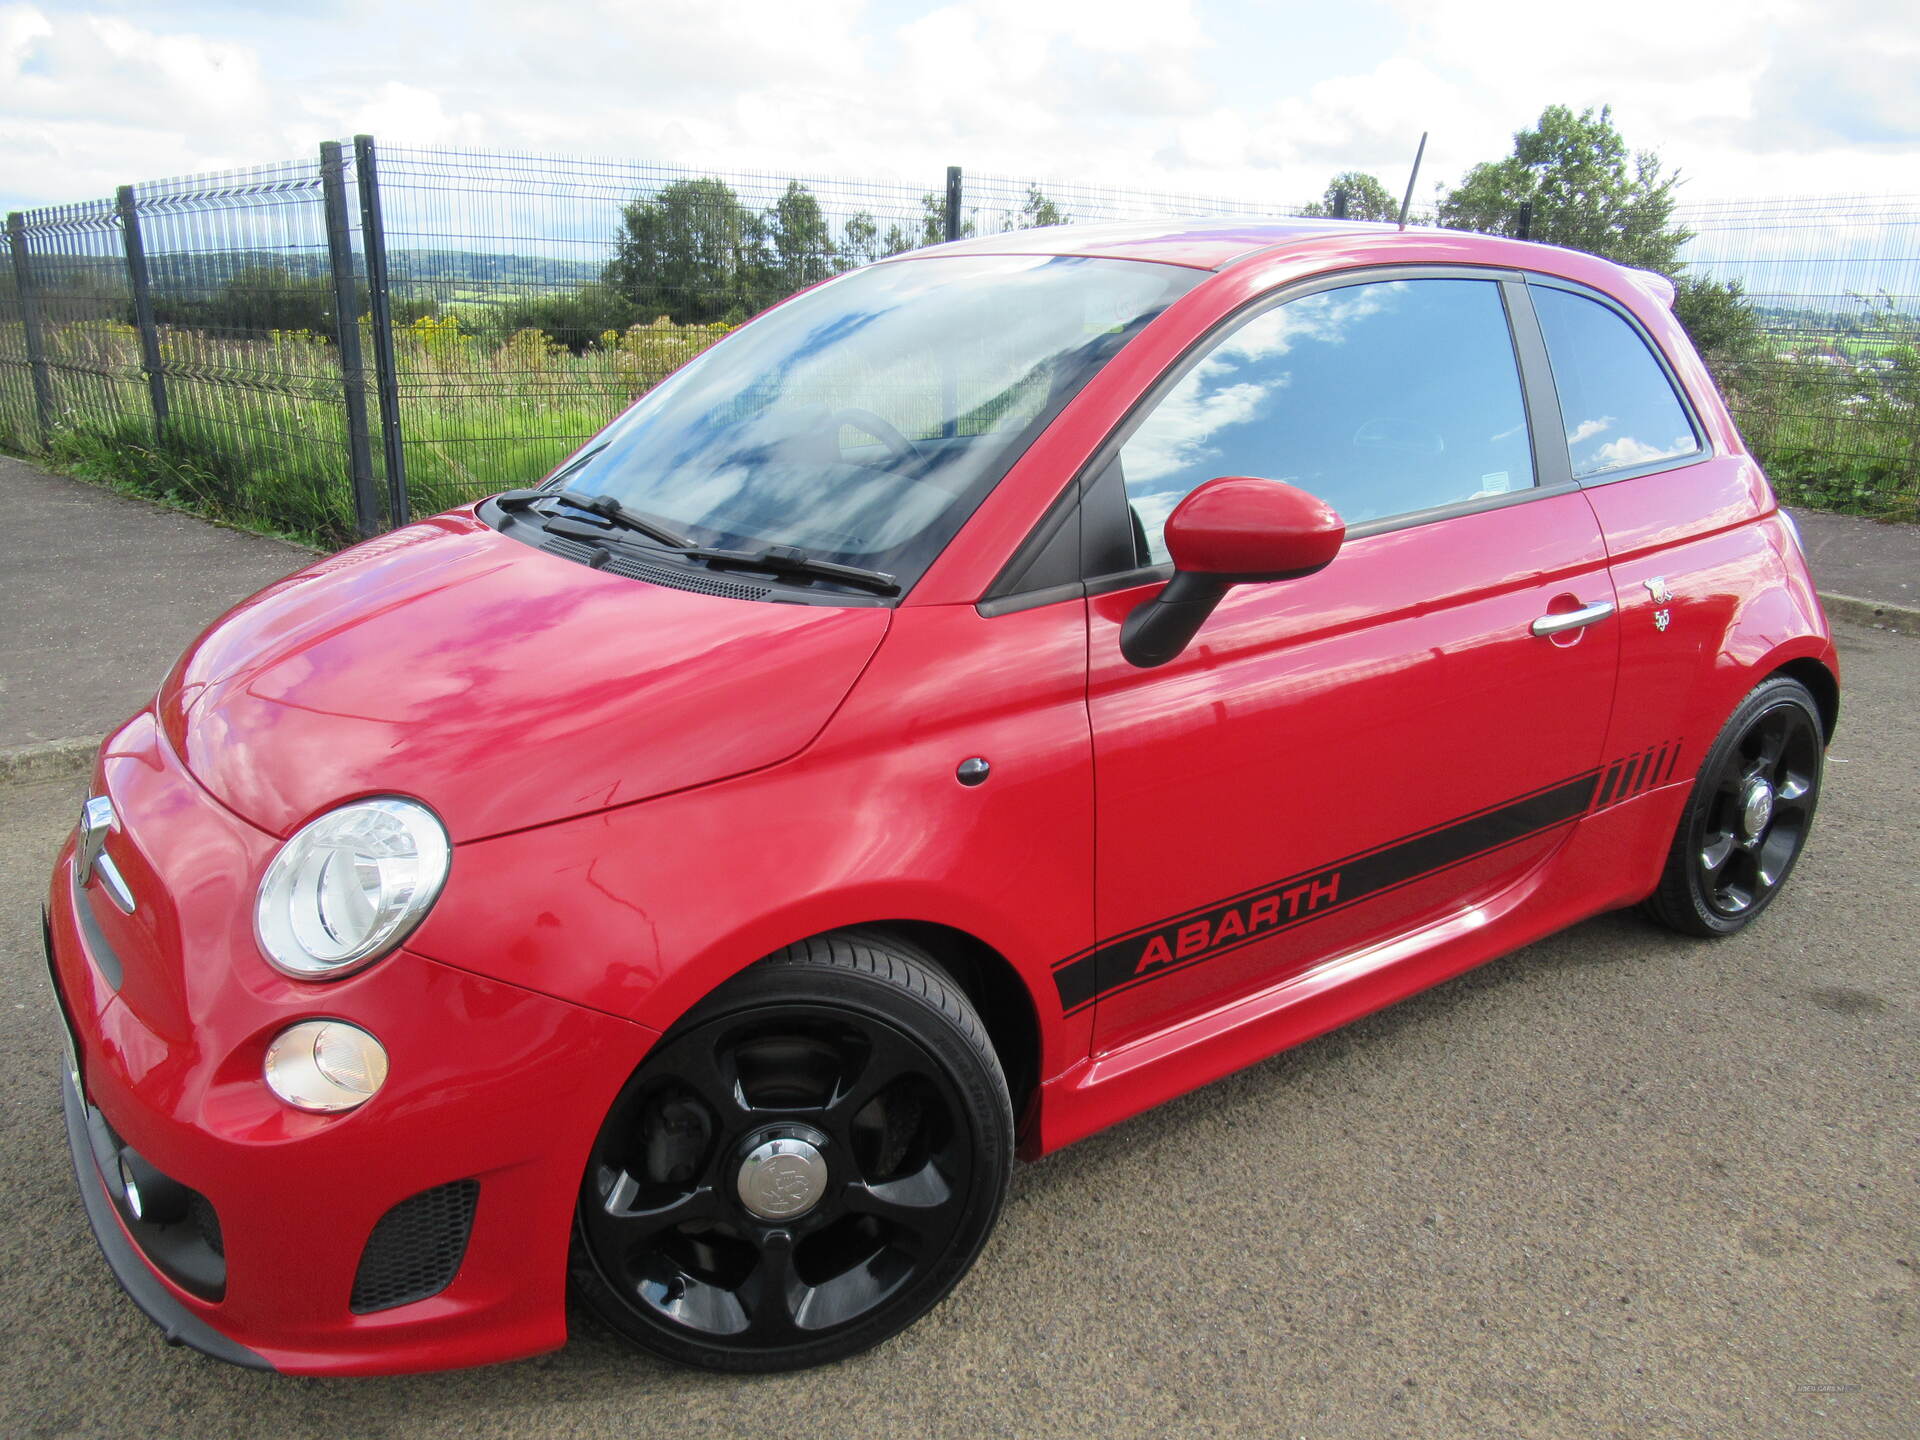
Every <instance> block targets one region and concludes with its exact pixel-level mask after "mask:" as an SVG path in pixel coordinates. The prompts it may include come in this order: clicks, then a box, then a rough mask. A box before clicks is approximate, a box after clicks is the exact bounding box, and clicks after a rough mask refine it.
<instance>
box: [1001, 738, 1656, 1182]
mask: <svg viewBox="0 0 1920 1440" xmlns="http://www.w3.org/2000/svg"><path fill="white" fill-rule="evenodd" d="M1692 778H1693V777H1692V776H1691V775H1687V776H1685V777H1682V778H1681V780H1680V781H1679V783H1675V784H1669V785H1665V786H1662V787H1661V788H1660V789H1658V790H1652V791H1648V792H1647V793H1646V794H1643V795H1636V796H1634V797H1633V798H1632V799H1631V800H1628V801H1626V802H1624V803H1622V804H1618V805H1614V806H1612V807H1610V808H1608V809H1606V810H1603V811H1599V812H1596V813H1594V814H1591V815H1589V816H1587V817H1586V818H1584V819H1583V820H1581V821H1580V823H1579V824H1578V825H1577V826H1575V827H1574V830H1573V832H1572V834H1570V835H1569V836H1568V838H1567V840H1566V842H1565V843H1564V844H1563V845H1561V846H1560V847H1559V849H1557V850H1556V851H1555V852H1554V853H1553V854H1552V855H1551V856H1550V857H1549V858H1548V859H1547V860H1546V861H1544V862H1543V863H1542V864H1541V865H1540V866H1539V867H1538V868H1536V869H1535V870H1534V871H1533V872H1532V873H1531V874H1530V875H1528V876H1526V877H1525V878H1523V879H1521V880H1519V881H1517V882H1516V883H1515V884H1514V885H1513V886H1511V887H1510V888H1509V889H1508V890H1506V891H1505V892H1504V893H1503V894H1501V895H1500V896H1498V897H1496V898H1495V899H1493V900H1491V901H1488V902H1486V903H1484V904H1481V905H1478V906H1474V907H1473V908H1471V909H1467V910H1462V911H1459V912H1457V913H1455V914H1453V915H1449V916H1447V917H1445V918H1443V919H1441V920H1437V921H1434V922H1432V923H1430V924H1428V925H1425V926H1423V927H1421V928H1420V929H1418V930H1414V931H1411V932H1409V933H1407V934H1405V935H1400V936H1396V937H1395V938H1393V939H1391V940H1386V941H1380V942H1377V943H1375V944H1372V945H1368V946H1364V947H1362V948H1360V949H1357V950H1352V951H1349V952H1348V953H1346V954H1344V955H1337V956H1334V957H1332V958H1331V959H1329V960H1327V961H1325V962H1324V963H1322V964H1320V965H1318V966H1316V967H1315V968H1313V969H1311V970H1308V971H1305V972H1303V973H1301V974H1299V975H1294V976H1290V977H1289V978H1288V979H1286V980H1284V981H1282V982H1281V983H1279V984H1277V985H1274V986H1272V987H1270V988H1268V989H1266V990H1262V991H1258V992H1256V993H1254V994H1252V995H1249V996H1246V997H1244V998H1243V999H1239V1000H1236V1001H1233V1002H1232V1003H1230V1004H1227V1005H1223V1006H1221V1007H1220V1008H1219V1009H1217V1010H1213V1011H1210V1012H1208V1013H1206V1014H1204V1015H1198V1016H1195V1017H1193V1018H1191V1019H1188V1020H1183V1021H1182V1022H1180V1023H1179V1024H1178V1025H1176V1026H1173V1027H1171V1028H1169V1029H1167V1030H1163V1031H1161V1032H1159V1033H1158V1034H1155V1035H1149V1036H1147V1037H1145V1038H1144V1039H1141V1040H1137V1041H1134V1042H1133V1043H1132V1044H1130V1045H1127V1046H1125V1047H1123V1048H1121V1049H1117V1050H1110V1051H1107V1052H1106V1053H1104V1054H1100V1055H1094V1056H1091V1057H1089V1058H1088V1059H1086V1060H1083V1061H1081V1062H1080V1063H1078V1064H1077V1065H1074V1066H1071V1067H1069V1068H1068V1069H1067V1070H1065V1071H1063V1072H1062V1073H1061V1074H1059V1075H1057V1076H1055V1077H1054V1078H1053V1079H1051V1080H1049V1081H1047V1082H1046V1083H1045V1084H1044V1085H1043V1086H1042V1087H1041V1089H1040V1094H1039V1106H1038V1110H1039V1124H1038V1125H1037V1126H1035V1127H1034V1128H1033V1129H1032V1130H1031V1131H1029V1133H1028V1138H1027V1143H1026V1145H1025V1146H1023V1154H1024V1155H1025V1157H1026V1158H1028V1159H1034V1158H1037V1157H1038V1156H1040V1155H1044V1154H1047V1153H1048V1152H1050V1151H1053V1150H1058V1149H1060V1148H1061V1147H1062V1146H1065V1145H1070V1144H1072V1143H1073V1142H1074V1141H1076V1140H1082V1139H1085V1138H1086V1137H1087V1136H1088V1135H1091V1134H1093V1133H1095V1132H1096V1131H1099V1130H1104V1129H1106V1128H1107V1127H1108V1126H1109V1125H1116V1124H1118V1123H1119V1122H1120V1121H1122V1120H1127V1119H1130V1118H1132V1117H1133V1116H1135V1115H1138V1114H1141V1113H1142V1112H1144V1111H1147V1110H1150V1109H1152V1108H1153V1107H1154V1106H1156V1105H1160V1104H1162V1103H1164V1102H1166V1101H1168V1100H1171V1099H1173V1098H1174V1097H1175V1096H1177V1095H1184V1094H1185V1093H1186V1092H1187V1091H1189V1090H1196V1089H1198V1088H1200V1087H1201V1086H1203V1085H1209V1084H1211V1083H1212V1082H1213V1081H1215V1080H1219V1079H1222V1078H1224V1077H1225V1076H1228V1075H1231V1074H1233V1073H1234V1072H1236V1071H1239V1070H1244V1069H1245V1068H1246V1067H1247V1066H1249V1065H1254V1064H1258V1063H1259V1062H1260V1061H1262V1060H1265V1059H1267V1058H1268V1057H1270V1056H1273V1055H1277V1054H1279V1053H1280V1052H1281V1051H1282V1050H1290V1049H1292V1048H1293V1047H1294V1046H1295V1045H1300V1044H1304V1043H1305V1042H1306V1041H1308V1040H1312V1039H1314V1038H1315V1037H1317V1036H1320V1035H1324V1034H1326V1033H1327V1032H1328V1031H1329V1030H1336V1029H1338V1028H1339V1027H1340V1026H1342V1025H1346V1024H1350V1023H1351V1022H1352V1021H1355V1020H1358V1019H1360V1018H1361V1017H1362V1016H1365V1015H1370V1014H1372V1013H1373V1012H1374V1011H1375V1010H1380V1009H1384V1008H1385V1007H1386V1006H1388V1005H1391V1004H1393V1003H1394V1002H1396V1001H1398V1000H1404V999H1405V998H1406V997H1407V996H1409V995H1415V994H1418V993H1419V992H1420V991H1422V990H1426V989H1430V988H1431V987H1433V986H1435V985H1438V984H1440V983H1442V982H1443V981H1446V980H1451V979H1452V978H1453V977H1454V976H1456V975H1459V974H1462V973H1463V972H1465V971H1467V970H1471V969H1473V968H1474V967H1475V966H1476V965H1483V964H1485V963H1486V962H1487V961H1489V960H1493V959H1496V958H1498V957H1499V956H1501V955H1505V954H1508V953H1510V952H1512V951H1514V950H1518V949H1520V948H1521V947H1522V946H1525V945H1530V944H1532V943H1533V942H1534V941H1536V940H1540V939H1544V938H1545V937H1546V936H1548V935H1552V934H1554V933H1555V932H1557V931H1560V930H1564V929H1566V928H1567V927H1568V926H1570V925H1574V924H1577V923H1579V922H1580V921H1582V920H1585V919H1588V918H1590V917H1591V916H1594V915H1598V914H1600V913H1602V912H1603V911H1607V910H1616V909H1619V908H1621V907H1622V906H1626V905H1633V904H1636V903H1638V902H1639V901H1640V900H1643V899H1644V898H1646V896H1647V895H1649V894H1650V893H1652V890H1653V887H1654V885H1655V884H1656V883H1657V882H1658V880H1659V875H1660V868H1661V865H1662V863H1663V862H1664V861H1665V859H1666V855H1667V848H1668V845H1669V843H1670V840H1671V837H1672V835H1673V827H1674V826H1675V825H1676V824H1678V823H1679V817H1680V809H1681V806H1682V805H1683V804H1684V803H1685V800H1686V796H1687V791H1688V788H1689V786H1690V785H1691V784H1692Z"/></svg>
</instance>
